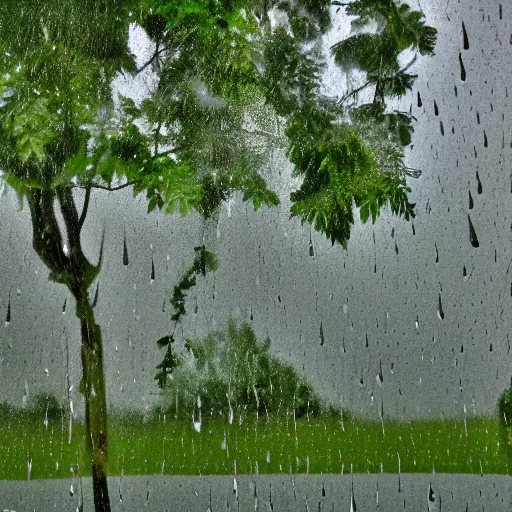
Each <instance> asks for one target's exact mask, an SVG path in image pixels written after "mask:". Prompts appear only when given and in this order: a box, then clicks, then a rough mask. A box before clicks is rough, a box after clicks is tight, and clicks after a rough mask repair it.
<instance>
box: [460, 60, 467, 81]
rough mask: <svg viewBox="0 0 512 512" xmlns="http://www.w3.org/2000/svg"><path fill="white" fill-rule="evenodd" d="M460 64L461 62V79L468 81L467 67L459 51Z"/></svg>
mask: <svg viewBox="0 0 512 512" xmlns="http://www.w3.org/2000/svg"><path fill="white" fill-rule="evenodd" d="M459 64H460V79H461V80H462V81H463V82H465V81H466V69H465V68H464V62H462V55H461V54H460V53H459Z"/></svg>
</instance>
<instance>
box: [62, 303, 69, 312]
mask: <svg viewBox="0 0 512 512" xmlns="http://www.w3.org/2000/svg"><path fill="white" fill-rule="evenodd" d="M67 301H68V299H64V305H63V306H62V314H63V315H65V314H66V304H67Z"/></svg>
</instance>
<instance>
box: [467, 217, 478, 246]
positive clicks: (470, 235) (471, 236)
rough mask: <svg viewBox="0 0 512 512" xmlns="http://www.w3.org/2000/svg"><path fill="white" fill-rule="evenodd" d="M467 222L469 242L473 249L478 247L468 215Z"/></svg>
mask: <svg viewBox="0 0 512 512" xmlns="http://www.w3.org/2000/svg"><path fill="white" fill-rule="evenodd" d="M468 220H469V240H470V241H471V245H472V246H473V247H480V244H479V242H478V238H477V236H476V231H475V228H474V227H473V223H472V222H471V217H470V216H469V215H468Z"/></svg>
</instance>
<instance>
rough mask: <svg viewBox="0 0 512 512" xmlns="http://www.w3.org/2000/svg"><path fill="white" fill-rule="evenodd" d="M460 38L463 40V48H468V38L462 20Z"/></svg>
mask: <svg viewBox="0 0 512 512" xmlns="http://www.w3.org/2000/svg"><path fill="white" fill-rule="evenodd" d="M462 40H463V43H464V44H463V46H464V50H469V39H468V33H467V32H466V25H464V22H462Z"/></svg>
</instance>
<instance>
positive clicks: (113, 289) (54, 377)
mask: <svg viewBox="0 0 512 512" xmlns="http://www.w3.org/2000/svg"><path fill="white" fill-rule="evenodd" d="M421 3H422V8H423V9H424V11H425V12H426V13H427V22H428V23H429V24H431V25H433V26H435V27H436V28H437V29H438V30H439V34H438V43H437V47H436V56H435V57H433V58H432V57H431V58H420V59H418V62H417V63H416V64H415V66H414V68H412V71H414V72H416V73H417V74H418V75H419V76H418V79H417V81H416V84H415V87H414V90H413V92H412V93H411V94H408V96H407V97H406V98H405V99H404V101H403V103H402V107H401V108H403V109H404V110H408V109H409V107H410V105H412V114H413V115H414V116H415V117H416V118H417V123H416V124H415V134H414V137H413V145H414V148H413V149H412V150H410V151H409V152H408V155H407V158H408V160H407V162H408V165H410V166H411V167H415V168H420V169H422V171H423V175H422V177H421V178H420V179H419V180H411V181H410V186H411V187H412V189H413V193H412V201H413V202H416V203H417V212H418V213H417V217H416V219H415V220H414V222H413V224H414V229H415V234H413V228H412V223H410V222H405V221H404V220H402V219H397V218H396V217H392V216H391V215H388V214H387V213H386V214H384V215H383V216H382V217H381V218H380V219H379V220H378V221H377V223H376V224H375V225H374V226H372V225H371V224H368V225H366V226H361V225H360V223H359V222H357V223H356V225H355V226H354V229H353V234H352V237H351V239H350V241H349V244H348V250H347V251H344V250H343V249H342V248H341V247H339V246H334V247H331V245H330V242H328V241H327V240H325V239H324V238H323V236H322V235H320V234H318V233H316V232H315V231H314V230H311V229H310V227H309V226H307V225H304V226H301V225H300V222H299V221H297V220H289V218H288V217H289V213H288V209H289V202H288V199H287V198H288V196H289V192H290V191H291V190H293V189H294V187H296V185H297V181H296V180H292V178H291V175H290V173H291V168H290V165H289V163H288V162H287V161H286V158H285V157H284V155H283V154H282V152H279V151H275V152H274V154H273V155H272V162H271V167H272V169H273V176H274V180H275V185H276V188H277V189H278V191H279V195H280V197H281V199H282V205H281V206H280V207H279V208H275V209H272V210H268V209H266V208H262V209H261V211H259V212H257V213H254V212H252V211H251V208H250V206H248V205H246V204H244V203H242V202H241V201H240V198H236V199H235V201H233V202H231V203H230V205H229V208H228V206H224V207H223V209H222V212H221V215H220V217H219V220H218V224H216V223H211V224H209V225H208V226H207V228H206V231H204V229H203V223H202V221H201V220H200V219H199V218H198V217H195V216H192V217H190V218H187V219H182V218H178V217H171V216H165V215H163V214H160V213H156V212H153V213H152V214H150V215H146V202H145V199H144V198H143V197H142V196H141V197H139V198H137V199H133V198H132V197H131V192H130V191H129V190H122V191H119V192H115V193H111V194H109V193H107V192H103V191H97V192H95V193H94V194H93V197H92V200H91V206H90V210H89V216H88V220H87V223H86V224H85V227H84V233H83V247H84V249H85V251H86V254H87V255H88V256H90V257H91V258H92V259H93V260H94V261H96V258H97V255H98V252H99V242H100V238H101V230H102V228H103V226H105V227H106V233H107V237H106V246H105V260H104V266H103V269H102V271H101V274H100V277H99V300H98V305H97V307H96V309H95V311H96V315H97V321H98V322H99V324H100V325H101V326H102V329H103V340H104V345H105V349H104V350H105V365H106V379H107V390H108V399H109V403H110V404H111V405H113V406H117V407H123V408H126V407H132V408H145V407H147V406H149V405H150V404H151V403H153V402H154V400H155V399H156V396H155V395H154V393H157V392H158V389H157V387H156V385H155V381H154V380H153V376H154V374H155V366H156V364H158V363H159V362H160V361H161V359H162V357H163V353H162V352H161V351H160V350H159V349H158V348H157V346H156V343H155V341H156V340H157V339H158V338H159V337H161V336H163V335H164V334H167V332H168V331H169V329H170V328H171V327H172V325H171V322H170V314H171V313H170V306H169V303H168V296H169V293H170V292H172V288H173V286H174V285H175V284H176V283H177V281H178V279H179V277H180V276H181V275H182V273H183V272H184V271H185V270H186V269H187V268H188V266H189V265H190V263H191V262H192V259H193V257H194V251H193V247H194V246H195V245H198V244H199V243H202V241H203V232H204V240H205V242H206V244H207V246H208V247H209V248H210V250H213V251H215V252H216V253H217V254H218V257H219V260H220V269H219V270H218V272H216V273H215V274H212V275H209V276H207V277H206V278H205V279H199V280H198V286H197V287H196V289H195V290H194V291H192V292H191V293H190V295H189V299H190V303H189V312H190V313H189V314H188V315H187V316H186V317H185V320H184V322H183V326H182V327H183V332H184V334H185V336H202V335H204V334H205V333H207V332H208V331H209V330H210V329H212V328H216V327H221V326H223V325H225V322H226V321H227V319H228V317H229V316H230V315H235V316H238V318H240V319H241V320H244V321H245V320H249V318H250V315H251V312H252V315H253V321H252V323H251V324H252V325H253V327H254V329H255V331H256V333H257V335H258V336H259V337H261V338H263V337H265V336H267V335H268V336H270V338H271V340H272V350H273V352H274V353H275V354H276V355H278V356H279V357H281V358H282V359H284V360H286V361H289V362H291V363H292V364H293V365H294V366H295V367H296V368H297V369H298V370H299V371H300V372H301V373H302V374H304V375H305V376H307V377H308V378H309V379H310V381H311V382H312V383H313V384H314V386H315V387H316V388H317V389H318V390H319V392H320V393H321V394H322V395H323V396H325V397H327V398H329V399H331V400H333V401H335V402H336V403H339V401H340V398H341V399H342V401H343V405H345V406H347V407H349V408H351V409H353V410H354V411H355V412H358V413H361V414H365V415H368V416H370V417H373V418H378V413H379V410H380V408H381V404H383V409H384V414H385V416H386V417H401V418H416V417H432V416H462V415H463V414H464V410H466V411H467V414H475V413H476V414H480V413H493V412H494V408H495V404H496V399H497V397H498V394H499V393H500V392H501V391H502V390H503V388H505V387H506V386H507V385H508V383H509V382H510V375H511V373H512V370H511V367H512V365H511V362H512V356H511V352H510V343H511V341H512V340H511V339H510V338H511V332H510V326H511V325H512V322H511V320H512V318H511V311H512V310H511V307H510V306H511V301H512V297H511V282H512V271H511V270H510V268H512V266H511V265H510V263H511V260H512V249H511V242H512V240H511V224H512V206H511V204H512V202H511V198H512V197H511V175H510V168H509V165H508V162H509V161H510V151H511V147H512V146H511V144H512V130H511V120H510V99H509V97H508V96H509V94H510V93H512V91H509V90H508V89H510V88H511V86H510V85H509V84H510V83H511V73H512V71H511V70H512V51H511V48H512V47H511V46H510V44H509V39H510V33H512V26H511V21H510V20H512V5H510V6H509V5H507V4H506V3H503V19H501V20H500V19H499V2H498V1H497V0H491V1H485V2H484V1H481V2H475V1H474V0H473V1H471V0H461V2H460V3H455V2H448V4H446V5H447V7H445V5H442V6H439V5H438V2H430V3H427V2H421ZM443 4H444V2H443ZM448 17H449V18H450V20H448ZM462 20H463V21H464V23H465V26H466V29H467V32H468V36H469V38H470V49H469V50H467V51H465V50H463V49H462V39H461V23H462ZM326 44H327V43H326ZM328 44H332V43H330V42H329V43H328ZM459 53H460V54H461V58H462V60H463V62H464V66H465V69H466V73H467V79H466V81H465V82H462V81H461V77H460V64H459ZM146 57H147V54H146ZM143 60H144V56H141V59H140V62H142V61H143ZM142 78H143V80H142V81H143V82H144V81H145V82H146V83H148V84H150V83H151V75H150V72H149V70H148V73H147V74H146V75H144V76H143V77H142ZM326 80H329V77H327V78H326ZM330 80H331V82H330V83H328V86H329V88H331V89H332V88H336V87H338V86H337V83H339V82H337V81H338V80H340V77H339V76H338V75H332V76H331V77H330ZM118 87H119V88H120V90H121V84H119V85H118ZM143 87H145V86H144V85H143V84H139V85H137V86H136V87H135V88H139V90H140V89H141V88H143ZM455 88H456V89H457V94H455ZM122 90H123V91H124V92H123V93H124V94H127V92H126V91H127V90H126V89H122ZM418 93H419V94H420V95H421V102H422V106H421V107H418ZM434 101H435V102H436V104H437V105H438V115H435V113H434ZM477 112H478V114H479V118H480V124H479V123H478V122H477ZM441 123H442V124H443V130H444V135H442V133H441ZM484 132H485V135H486V137H487V140H488V145H487V147H485V146H484ZM477 172H478V175H479V179H480V182H481V185H482V193H481V194H479V193H478V182H477V178H476V173H477ZM469 192H471V195H472V197H473V200H474V208H473V209H472V210H469V209H468V196H469ZM468 213H469V214H470V216H471V220H472V222H473V224H474V227H475V230H476V233H477V236H478V238H479V242H480V247H479V248H477V249H476V248H473V247H472V246H471V244H470V242H469V227H468ZM0 215H1V219H2V222H0V241H1V242H2V259H1V260H0V261H1V265H2V269H1V274H0V275H2V278H1V287H0V312H1V314H3V315H5V314H6V311H7V305H8V301H9V298H10V302H11V322H10V324H9V325H8V326H6V327H4V326H3V325H2V326H0V389H1V390H2V396H3V399H6V400H9V401H11V402H13V403H16V404H21V403H22V401H23V396H24V395H25V394H26V391H27V390H28V393H29V395H33V394H34V393H36V392H37V391H38V390H42V389H45V390H52V391H53V392H55V393H56V395H57V396H58V397H59V398H63V397H64V396H65V388H66V376H65V371H66V370H65V368H66V345H67V346H68V347H69V365H70V366H69V368H70V384H71V385H73V390H72V392H71V396H72V398H73V401H74V403H75V404H81V402H82V399H81V396H80V395H79V393H78V391H77V389H78V384H79V378H80V360H79V354H80V351H79V347H80V340H79V329H78V321H77V320H76V318H75V316H74V311H73V308H74V303H73V299H72V297H71V296H70V294H69V293H68V292H67V291H66V289H65V288H64V287H63V286H62V285H58V284H55V283H52V282H49V281H48V271H47V269H46V268H45V267H44V265H43V264H42V263H41V261H40V260H39V258H38V257H37V255H36V254H35V252H34V251H33V249H32V246H31V226H30V214H29V210H28V208H27V207H25V208H24V209H22V210H21V211H18V209H17V200H16V197H15V195H14V194H13V193H12V191H10V192H8V193H7V194H4V195H3V196H2V198H1V200H0ZM124 233H126V240H127V246H128V252H129V265H128V266H123V264H122V255H123V237H124ZM310 239H311V243H312V246H313V252H314V256H313V257H311V256H310ZM152 258H153V261H154V265H155V272H156V276H155V277H156V278H155V281H154V282H153V283H150V279H149V278H150V271H151V259H152ZM464 266H465V267H466V269H467V275H466V277H464V276H463V267H464ZM375 269H376V272H375V271H374V270H375ZM439 296H441V300H442V308H443V312H444V319H443V320H440V319H439V317H438V303H439ZM65 301H66V303H67V311H66V313H65V314H62V309H63V304H64V302H65ZM164 301H166V304H165V311H162V305H163V303H164ZM196 301H197V309H198V313H197V315H196V314H194V313H193V310H194V306H195V304H196ZM320 324H322V326H323V332H324V335H325V344H324V346H322V347H321V346H320V336H319V329H320ZM366 340H368V343H366ZM366 345H368V346H366ZM381 365H382V374H383V381H382V383H380V381H379V380H378V379H377V375H378V373H379V369H380V366H381ZM77 409H78V410H79V409H80V406H79V405H77Z"/></svg>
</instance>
